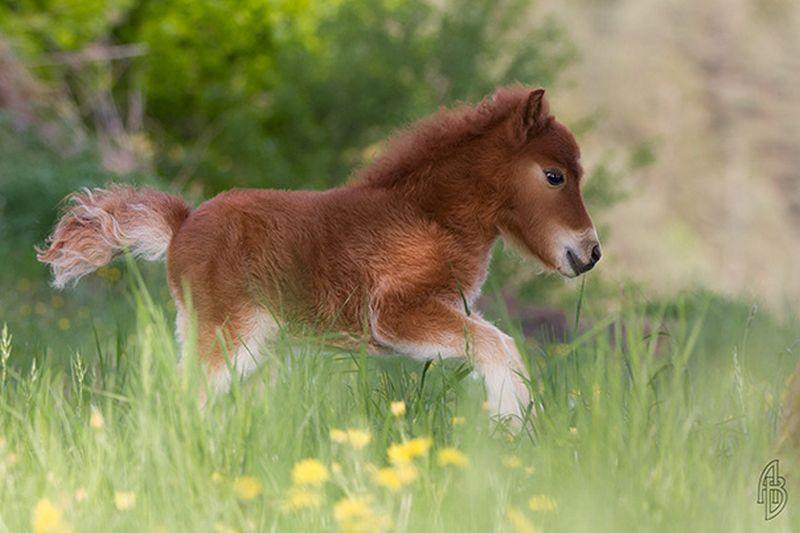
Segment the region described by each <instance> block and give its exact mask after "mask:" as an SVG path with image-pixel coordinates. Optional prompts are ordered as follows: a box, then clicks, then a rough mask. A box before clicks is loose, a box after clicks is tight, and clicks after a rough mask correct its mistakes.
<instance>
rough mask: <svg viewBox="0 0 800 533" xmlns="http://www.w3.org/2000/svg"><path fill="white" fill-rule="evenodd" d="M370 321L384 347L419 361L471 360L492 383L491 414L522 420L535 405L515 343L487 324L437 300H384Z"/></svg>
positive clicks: (488, 390)
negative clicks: (407, 302)
mask: <svg viewBox="0 0 800 533" xmlns="http://www.w3.org/2000/svg"><path fill="white" fill-rule="evenodd" d="M370 321H371V327H372V334H373V336H374V337H375V340H377V341H378V343H380V344H382V345H384V346H387V347H389V348H392V349H393V350H396V351H398V352H400V353H404V354H407V355H410V356H412V357H414V358H418V359H423V360H424V359H433V358H435V357H443V358H449V357H471V359H472V361H473V363H474V365H475V369H476V370H477V371H478V372H479V373H480V374H481V375H482V376H483V378H484V381H485V383H486V393H487V399H488V403H489V412H490V414H491V415H492V416H495V417H498V418H507V417H513V422H515V423H519V422H520V421H521V420H522V418H523V416H524V415H525V411H526V409H527V408H528V406H529V405H530V403H531V397H530V392H529V390H528V387H527V385H526V383H525V381H526V380H527V379H528V370H527V368H526V367H525V364H524V363H523V361H522V357H521V356H520V353H519V350H517V347H516V345H515V344H514V340H513V339H512V338H511V337H509V336H508V335H506V334H505V333H503V332H502V331H500V330H499V329H497V328H496V327H495V326H493V325H492V324H490V323H489V322H487V321H486V320H484V319H482V318H480V317H474V316H467V315H466V314H464V313H462V312H460V311H459V310H458V309H456V308H454V307H453V306H450V305H448V304H447V303H445V302H441V301H437V300H430V301H428V302H425V303H424V304H423V305H414V306H407V305H403V303H402V301H399V300H395V301H392V300H391V299H387V298H384V299H382V301H381V302H380V303H379V304H378V305H376V306H375V308H374V309H373V310H372V314H371V317H370Z"/></svg>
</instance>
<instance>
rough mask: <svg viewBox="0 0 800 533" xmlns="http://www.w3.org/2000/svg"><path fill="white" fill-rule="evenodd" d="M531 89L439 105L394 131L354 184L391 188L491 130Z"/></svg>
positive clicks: (518, 87)
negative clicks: (470, 101)
mask: <svg viewBox="0 0 800 533" xmlns="http://www.w3.org/2000/svg"><path fill="white" fill-rule="evenodd" d="M529 94H530V89H529V88H526V87H524V86H522V85H512V86H509V87H502V88H500V89H498V90H497V91H496V92H495V93H494V95H493V96H491V97H486V98H484V99H483V100H482V101H481V102H480V103H479V104H478V105H475V106H471V105H469V104H463V103H462V104H459V105H457V106H455V107H453V108H451V109H447V108H444V107H443V108H441V109H440V110H439V111H437V112H435V113H433V114H432V115H429V116H427V117H425V118H423V119H421V120H418V121H417V122H415V123H413V124H411V125H409V126H406V127H405V128H402V129H400V130H399V131H397V132H396V133H394V134H393V135H392V136H391V137H390V138H389V139H388V141H386V145H385V147H384V149H383V150H382V152H381V154H380V155H379V156H378V157H377V158H376V159H375V161H373V162H372V163H370V164H368V165H367V166H365V167H364V168H362V169H360V170H359V171H358V172H357V173H356V174H355V176H354V179H353V182H352V183H353V184H354V185H366V186H377V187H392V186H395V185H397V184H398V183H400V182H401V181H402V179H403V178H404V177H406V176H408V175H409V174H411V173H413V172H415V171H418V170H419V169H422V168H424V167H426V166H428V165H430V164H431V163H433V162H434V161H435V160H437V159H440V158H441V157H442V155H444V154H445V153H447V152H449V151H451V150H452V149H454V148H456V147H458V146H459V145H461V144H462V143H464V142H465V141H467V140H469V139H472V138H474V137H477V136H479V135H482V134H484V133H486V132H487V131H489V130H491V129H492V128H494V127H495V126H497V125H498V124H499V123H500V122H502V121H503V120H504V119H506V118H507V117H508V116H509V115H510V114H511V112H512V111H514V110H515V109H517V108H519V107H520V106H521V105H522V104H523V103H524V102H525V101H526V99H527V98H528V95H529Z"/></svg>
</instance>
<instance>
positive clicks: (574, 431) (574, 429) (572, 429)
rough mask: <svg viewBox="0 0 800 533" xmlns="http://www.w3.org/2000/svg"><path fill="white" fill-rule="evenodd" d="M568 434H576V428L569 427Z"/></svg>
mask: <svg viewBox="0 0 800 533" xmlns="http://www.w3.org/2000/svg"><path fill="white" fill-rule="evenodd" d="M569 434H570V435H577V434H578V428H576V427H575V426H573V427H571V428H569Z"/></svg>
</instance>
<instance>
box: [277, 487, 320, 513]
mask: <svg viewBox="0 0 800 533" xmlns="http://www.w3.org/2000/svg"><path fill="white" fill-rule="evenodd" d="M321 504H322V496H321V495H320V493H319V492H317V491H314V490H308V489H306V488H303V487H291V488H290V489H289V492H288V493H287V494H286V498H285V499H284V500H283V503H282V505H281V508H282V509H283V510H284V511H300V510H302V509H315V508H317V507H319V506H320V505H321Z"/></svg>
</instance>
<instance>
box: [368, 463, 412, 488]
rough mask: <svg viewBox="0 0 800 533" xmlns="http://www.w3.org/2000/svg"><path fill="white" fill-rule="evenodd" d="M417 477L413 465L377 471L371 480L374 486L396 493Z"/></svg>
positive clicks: (402, 465)
mask: <svg viewBox="0 0 800 533" xmlns="http://www.w3.org/2000/svg"><path fill="white" fill-rule="evenodd" d="M417 476H418V473H417V469H416V468H415V467H414V465H412V464H401V465H397V466H394V467H387V468H381V469H380V470H377V471H376V472H375V473H374V474H373V476H372V480H373V481H374V482H375V484H376V485H380V486H381V487H385V488H387V489H389V490H391V491H395V492H396V491H398V490H400V489H401V488H403V487H404V486H406V485H408V484H410V483H413V482H414V480H415V479H417Z"/></svg>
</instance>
